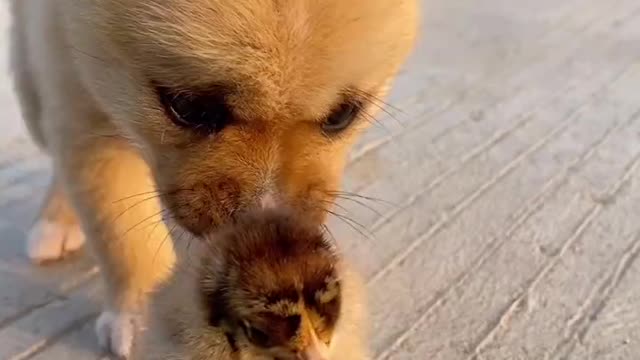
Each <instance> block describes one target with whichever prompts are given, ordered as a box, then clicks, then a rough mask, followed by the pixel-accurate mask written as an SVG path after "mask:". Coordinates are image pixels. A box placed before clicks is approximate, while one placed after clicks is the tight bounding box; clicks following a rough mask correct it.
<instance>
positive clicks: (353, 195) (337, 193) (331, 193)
mask: <svg viewBox="0 0 640 360" xmlns="http://www.w3.org/2000/svg"><path fill="white" fill-rule="evenodd" d="M325 194H327V195H329V196H335V197H339V198H347V197H350V198H358V199H361V200H367V201H372V202H375V203H380V204H385V205H388V206H391V207H395V208H397V207H399V206H398V205H397V204H395V203H393V202H391V201H388V200H384V199H380V198H375V197H371V196H367V195H361V194H357V193H352V192H347V191H325Z"/></svg>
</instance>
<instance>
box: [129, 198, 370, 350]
mask: <svg viewBox="0 0 640 360" xmlns="http://www.w3.org/2000/svg"><path fill="white" fill-rule="evenodd" d="M189 253H190V255H189V256H185V257H183V258H182V259H181V261H180V262H179V263H178V265H177V267H176V268H175V271H174V273H173V276H172V277H171V278H170V279H169V281H168V282H166V283H165V284H164V285H163V286H161V287H160V289H159V290H158V291H157V292H156V293H155V294H154V295H153V299H152V305H151V308H150V311H149V319H148V326H147V327H146V329H144V330H143V331H142V332H141V334H139V336H138V344H136V347H135V350H134V354H135V355H134V358H135V359H140V360H159V359H163V360H169V359H193V360H213V359H215V360H226V359H229V360H232V359H233V360H289V359H290V360H338V359H340V360H364V359H367V358H368V353H367V351H366V346H365V342H364V339H365V337H366V331H365V323H366V319H365V312H366V311H365V304H364V301H363V300H364V296H363V294H364V290H363V287H362V282H361V281H360V278H359V277H358V275H357V274H356V273H355V272H353V271H352V270H350V269H349V266H348V265H347V264H346V263H345V261H344V259H343V258H342V257H341V256H340V254H339V253H338V252H337V250H336V249H335V247H334V245H333V244H332V243H331V241H329V240H328V239H327V238H326V235H325V233H324V232H323V231H322V230H321V229H320V228H319V227H317V226H314V225H311V224H307V223H305V222H304V221H302V220H300V219H299V218H296V217H295V216H293V215H291V214H288V213H282V212H274V211H267V212H260V213H251V214H246V215H244V216H242V217H241V218H240V219H238V220H237V221H236V222H235V224H233V225H231V226H229V227H228V228H226V229H224V230H222V231H221V232H219V233H217V234H216V235H215V236H214V237H213V238H210V239H208V241H207V242H206V243H199V244H197V246H196V249H195V250H194V249H192V251H190V252H189Z"/></svg>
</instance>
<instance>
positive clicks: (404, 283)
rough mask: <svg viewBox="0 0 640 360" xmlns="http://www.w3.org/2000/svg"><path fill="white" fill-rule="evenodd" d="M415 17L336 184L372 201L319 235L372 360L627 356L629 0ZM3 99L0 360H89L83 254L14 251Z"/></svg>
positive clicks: (522, 1)
mask: <svg viewBox="0 0 640 360" xmlns="http://www.w3.org/2000/svg"><path fill="white" fill-rule="evenodd" d="M425 5H426V6H427V7H426V8H425V10H424V16H425V26H424V30H423V37H422V39H421V40H420V44H419V47H418V49H417V51H416V53H415V55H414V56H413V57H412V59H411V60H410V62H409V64H408V65H407V68H406V70H405V71H404V72H403V73H402V74H401V76H400V78H399V79H398V81H397V84H396V88H395V90H394V93H393V94H392V96H391V97H390V99H389V101H388V102H389V103H390V104H391V105H392V106H390V107H388V110H389V113H390V114H389V115H384V116H381V117H380V120H379V124H378V126H376V127H374V128H373V129H372V130H371V131H370V132H369V133H367V134H366V136H365V137H364V138H363V139H362V141H361V142H360V143H359V145H358V147H357V148H356V149H355V150H354V152H353V153H352V157H351V162H350V165H349V168H348V176H347V179H346V180H345V187H346V189H347V190H349V191H352V192H357V193H360V194H363V195H367V196H370V197H372V198H377V199H382V200H384V201H382V200H372V201H364V202H365V204H358V203H354V202H350V203H349V202H346V203H344V204H342V206H343V208H342V209H340V212H343V213H345V212H348V213H349V215H350V217H351V219H352V220H344V221H341V220H337V219H334V220H333V221H332V230H333V233H334V235H335V236H336V237H337V238H339V239H340V241H341V243H342V247H343V249H344V250H345V251H346V252H347V253H348V254H349V255H350V256H351V257H352V258H353V259H356V262H357V264H358V265H359V266H360V268H361V269H362V272H363V273H364V275H365V276H366V277H367V279H368V286H369V290H370V291H369V294H370V305H371V312H372V328H373V331H372V343H373V344H372V345H373V350H374V353H375V354H376V357H375V358H376V360H383V359H416V360H419V359H443V360H456V359H468V360H474V359H485V360H492V359H505V360H506V359H571V360H584V359H630V360H634V359H640V262H639V261H638V260H637V258H638V254H640V222H639V221H638V215H639V214H640V166H639V163H640V141H639V140H640V3H638V1H637V0H610V1H603V0H564V1H556V0H537V1H526V0H483V1H477V0H456V1H450V0H427V1H426V2H425ZM2 6H4V3H3V4H2ZM6 24H7V16H6V11H5V10H4V9H2V12H0V26H2V27H3V28H2V31H3V34H2V36H5V34H6V29H5V28H6ZM3 41H4V38H3ZM2 51H6V50H5V49H4V48H3V50H2ZM0 61H2V62H3V63H2V64H0V65H2V66H3V69H5V68H6V66H5V64H6V59H5V58H4V54H3V57H2V58H1V60H0ZM10 88H11V86H10V84H9V82H8V80H7V78H6V74H4V73H3V76H2V77H0V106H1V109H2V112H1V113H0V359H15V360H17V359H32V358H35V359H79V360H84V359H96V358H101V357H102V355H100V353H99V351H98V350H97V347H96V345H95V343H96V341H95V338H94V335H93V331H92V327H93V321H94V320H95V317H96V314H97V311H98V309H99V306H98V305H99V298H100V297H99V296H100V289H99V285H98V282H97V281H96V276H97V270H96V269H95V268H94V266H93V265H92V262H91V260H90V259H89V258H88V256H86V255H82V254H81V255H79V256H76V257H75V258H72V259H69V260H68V261H66V262H64V263H62V264H59V265H54V266H48V267H45V268H38V267H34V266H32V265H30V264H29V263H28V262H27V261H26V259H25V257H24V255H23V248H24V245H23V243H24V237H25V233H26V231H27V230H28V228H29V225H30V223H31V221H32V219H33V217H34V216H35V213H36V210H37V208H38V204H39V202H40V201H41V199H42V196H43V195H44V193H43V192H44V187H45V186H46V184H47V182H48V180H49V178H48V176H49V170H48V163H47V159H46V158H44V157H43V156H42V155H41V154H39V153H38V152H37V151H36V150H35V149H34V148H33V146H32V145H30V143H29V141H28V140H27V139H26V137H25V134H24V131H23V128H22V125H21V124H20V121H19V118H18V113H17V110H16V104H15V99H14V98H13V95H11V92H10ZM363 205H366V206H363ZM356 222H357V224H356ZM354 228H355V229H354Z"/></svg>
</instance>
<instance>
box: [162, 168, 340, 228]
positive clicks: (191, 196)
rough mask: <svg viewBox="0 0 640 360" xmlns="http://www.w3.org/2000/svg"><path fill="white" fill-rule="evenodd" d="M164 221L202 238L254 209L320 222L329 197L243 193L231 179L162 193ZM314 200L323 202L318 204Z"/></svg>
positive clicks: (322, 219) (324, 213)
mask: <svg viewBox="0 0 640 360" xmlns="http://www.w3.org/2000/svg"><path fill="white" fill-rule="evenodd" d="M161 199H162V206H163V211H162V214H163V221H164V222H165V224H167V225H168V226H169V227H170V228H174V229H181V230H183V231H187V232H189V233H190V234H191V235H193V236H195V237H197V238H204V237H206V236H208V235H211V234H212V233H214V232H216V231H217V230H218V229H219V228H221V227H222V226H225V225H228V224H234V223H236V222H237V220H238V219H239V218H242V216H244V215H245V214H247V213H249V212H255V211H265V210H266V211H274V210H275V211H280V212H287V213H294V212H295V213H297V214H300V215H301V216H303V217H304V219H305V221H308V222H310V223H312V224H317V225H321V224H322V223H323V222H324V221H325V218H326V214H327V210H326V209H325V208H326V206H327V204H328V203H331V202H332V201H331V200H329V199H313V197H311V196H307V197H304V198H301V199H286V198H282V197H281V196H278V195H276V194H273V193H270V192H261V193H259V195H251V196H247V195H243V194H242V192H240V191H239V189H238V187H237V186H236V185H234V183H233V182H231V181H227V182H224V183H223V184H218V185H217V186H215V190H214V188H213V187H211V186H204V185H201V186H199V187H194V188H189V189H183V190H180V191H172V192H171V193H167V194H165V195H162V196H161ZM317 204H323V205H324V206H319V205H317Z"/></svg>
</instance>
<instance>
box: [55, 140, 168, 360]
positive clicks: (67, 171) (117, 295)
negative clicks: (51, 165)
mask: <svg viewBox="0 0 640 360" xmlns="http://www.w3.org/2000/svg"><path fill="white" fill-rule="evenodd" d="M59 160H61V161H60V163H59V165H60V167H61V169H60V170H61V171H60V173H61V174H63V177H64V179H63V180H64V183H65V184H66V185H67V190H68V193H69V194H70V196H71V198H72V202H73V204H74V205H75V207H76V209H77V211H78V215H79V218H80V222H81V223H82V226H83V229H84V230H85V233H86V235H87V241H88V244H89V245H90V246H91V248H92V249H93V251H94V254H95V256H96V258H97V260H98V262H99V265H100V266H101V270H102V274H103V277H104V280H105V285H106V289H105V290H106V297H105V309H104V312H103V313H102V315H101V316H100V318H99V319H98V322H97V324H96V331H97V334H98V338H99V341H100V343H101V345H103V346H104V347H105V348H106V349H108V350H110V351H111V352H113V353H114V354H115V355H118V356H123V357H126V356H128V355H129V351H130V349H131V345H132V341H133V335H134V333H135V331H134V330H135V326H136V322H137V319H138V316H140V314H141V311H142V310H143V308H144V306H145V303H146V301H145V298H146V296H147V293H148V292H149V291H151V290H152V289H153V288H154V286H155V285H157V284H158V282H159V281H162V280H163V279H164V278H166V276H167V275H168V274H169V270H170V268H171V267H172V265H173V262H174V256H175V255H174V252H173V248H172V242H171V239H168V232H167V228H166V226H165V225H164V223H163V222H162V220H161V210H160V209H161V208H160V204H159V200H158V198H157V197H156V196H154V194H155V192H154V185H153V181H152V180H151V178H150V174H149V170H148V167H147V165H146V164H145V162H144V161H143V160H142V159H141V158H140V156H139V155H138V154H137V153H136V152H135V151H134V150H133V149H131V148H130V147H129V146H128V145H126V144H125V143H124V142H122V141H120V140H111V139H108V138H104V139H102V138H100V139H97V140H96V139H91V140H88V141H85V142H84V143H76V144H75V145H73V146H72V147H71V149H70V150H69V151H65V153H64V154H62V156H61V159H59Z"/></svg>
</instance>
